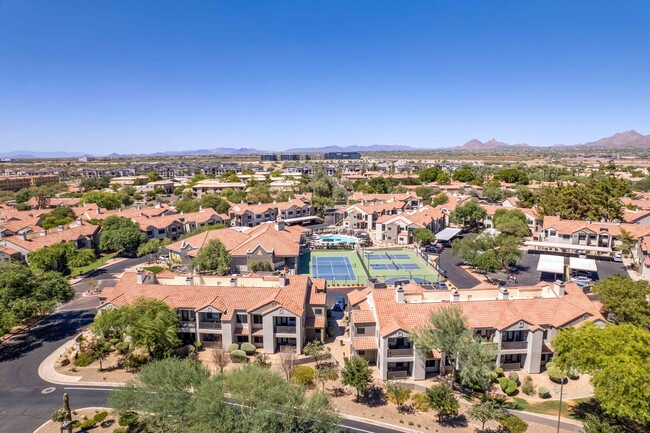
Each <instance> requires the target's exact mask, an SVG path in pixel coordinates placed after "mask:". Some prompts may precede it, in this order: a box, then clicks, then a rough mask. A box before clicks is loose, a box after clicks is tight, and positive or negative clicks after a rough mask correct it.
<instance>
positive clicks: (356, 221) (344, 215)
mask: <svg viewBox="0 0 650 433" xmlns="http://www.w3.org/2000/svg"><path fill="white" fill-rule="evenodd" d="M405 206H406V204H405V203H404V202H402V201H392V202H389V203H380V204H368V205H361V204H353V205H350V206H348V207H346V208H343V209H341V210H339V211H337V212H338V213H339V214H341V219H342V224H343V226H344V227H348V228H351V229H359V230H375V224H376V222H377V220H378V219H379V217H381V216H384V215H397V214H400V213H402V212H404V208H405Z"/></svg>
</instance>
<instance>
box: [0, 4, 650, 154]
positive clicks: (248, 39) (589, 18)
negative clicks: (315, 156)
mask: <svg viewBox="0 0 650 433" xmlns="http://www.w3.org/2000/svg"><path fill="white" fill-rule="evenodd" d="M648 23H650V3H649V2H647V1H620V2H611V1H608V2H603V1H595V0H590V1H571V2H567V1H557V2H556V1H485V2H481V1H448V2H437V1H423V2H419V1H374V2H370V1H363V0H355V1H342V2H336V1H322V2H321V1H282V2H274V1H270V0H267V1H259V2H256V1H237V2H227V1H196V2H194V1H155V2H154V1H151V2H148V1H117V2H116V1H106V2H104V1H66V0H58V1H35V0H34V1H24V0H0V151H10V150H31V151H42V150H64V151H84V152H88V153H94V154H102V153H110V152H121V153H129V152H150V151H159V150H180V149H197V148H214V147H256V148H259V149H265V150H279V149H286V148H291V147H301V146H327V145H341V146H346V145H372V144H402V145H409V146H416V147H429V148H436V147H446V146H456V145H460V144H462V143H464V142H465V141H467V140H469V139H471V138H478V139H481V140H488V139H490V138H493V137H495V138H497V139H499V140H502V141H507V142H510V143H519V142H527V143H529V144H531V145H552V144H558V143H564V144H574V143H578V142H585V141H591V140H594V139H598V138H601V137H603V136H607V135H611V134H612V133H614V132H618V131H623V130H627V129H637V130H639V131H640V132H641V133H644V134H647V133H650V128H649V126H648V122H649V120H650V25H648Z"/></svg>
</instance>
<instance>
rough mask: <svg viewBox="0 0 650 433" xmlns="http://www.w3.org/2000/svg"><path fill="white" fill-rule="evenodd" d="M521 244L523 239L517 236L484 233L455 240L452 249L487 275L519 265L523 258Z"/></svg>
mask: <svg viewBox="0 0 650 433" xmlns="http://www.w3.org/2000/svg"><path fill="white" fill-rule="evenodd" d="M520 243H521V239H520V238H518V237H516V236H511V235H507V234H500V235H493V234H491V233H489V232H483V233H481V234H480V235H475V234H470V235H467V236H465V237H464V238H462V239H456V240H454V241H453V242H452V244H451V249H452V251H453V253H454V254H456V255H457V256H459V257H461V258H462V259H463V260H465V261H466V262H467V263H469V264H470V265H472V266H474V267H476V268H478V269H480V270H481V271H483V272H485V273H487V272H495V271H498V270H500V269H503V268H505V267H507V266H511V265H514V264H515V263H517V260H519V258H521V251H520V250H519V244H520Z"/></svg>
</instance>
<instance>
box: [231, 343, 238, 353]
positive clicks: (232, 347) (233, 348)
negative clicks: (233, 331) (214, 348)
mask: <svg viewBox="0 0 650 433" xmlns="http://www.w3.org/2000/svg"><path fill="white" fill-rule="evenodd" d="M235 350H239V344H237V343H232V344H231V345H229V346H228V352H230V353H232V352H234V351H235Z"/></svg>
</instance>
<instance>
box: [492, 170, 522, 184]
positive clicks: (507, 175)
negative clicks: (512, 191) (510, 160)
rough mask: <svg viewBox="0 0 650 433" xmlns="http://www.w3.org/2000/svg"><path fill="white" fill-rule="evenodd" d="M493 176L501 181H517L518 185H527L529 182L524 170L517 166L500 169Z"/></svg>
mask: <svg viewBox="0 0 650 433" xmlns="http://www.w3.org/2000/svg"><path fill="white" fill-rule="evenodd" d="M494 178H495V179H498V180H501V181H503V182H508V183H518V184H520V185H528V182H529V179H528V175H527V174H526V172H525V171H523V170H519V169H518V168H504V169H501V170H499V171H498V172H497V173H496V174H495V175H494Z"/></svg>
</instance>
